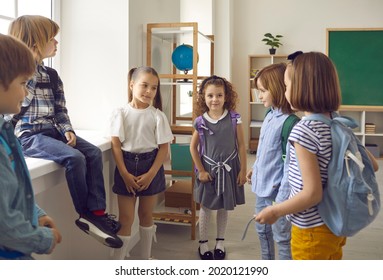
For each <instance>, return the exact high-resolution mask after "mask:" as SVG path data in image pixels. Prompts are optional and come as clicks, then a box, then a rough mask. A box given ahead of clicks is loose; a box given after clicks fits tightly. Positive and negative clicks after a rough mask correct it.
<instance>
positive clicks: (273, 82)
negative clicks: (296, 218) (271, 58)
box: [246, 63, 298, 260]
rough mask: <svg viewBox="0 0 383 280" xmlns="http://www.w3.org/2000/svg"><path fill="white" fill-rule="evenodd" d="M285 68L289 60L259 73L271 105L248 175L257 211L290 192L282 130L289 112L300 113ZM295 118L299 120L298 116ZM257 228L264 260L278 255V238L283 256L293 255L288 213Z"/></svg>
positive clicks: (261, 91) (261, 94)
mask: <svg viewBox="0 0 383 280" xmlns="http://www.w3.org/2000/svg"><path fill="white" fill-rule="evenodd" d="M285 70H286V64H285V63H278V64H272V65H269V66H266V67H265V68H263V69H261V70H260V71H259V72H258V74H257V76H256V77H255V84H256V88H257V90H258V91H259V98H260V100H261V102H262V103H263V105H264V106H265V107H270V108H271V109H270V111H269V112H268V113H267V114H266V117H265V119H264V121H263V124H262V127H261V132H260V137H259V144H258V148H257V157H256V160H255V163H254V165H253V168H252V170H249V172H248V173H247V176H246V177H247V180H248V183H251V186H252V191H253V192H254V193H255V195H256V203H255V213H259V212H261V211H262V210H263V209H264V208H266V207H267V206H270V205H272V204H273V203H274V202H277V203H279V202H282V201H284V200H286V199H288V196H289V190H290V189H289V187H288V182H287V181H286V180H283V177H284V174H285V172H284V165H285V164H284V160H283V157H282V148H281V146H282V145H286V143H282V142H283V141H282V131H283V127H284V126H285V123H286V124H287V123H288V122H287V119H288V118H289V116H290V115H291V116H294V117H296V116H295V115H292V113H293V111H292V109H291V107H290V104H289V103H288V101H287V99H286V97H285V84H284V73H285ZM289 119H291V118H289ZM293 120H294V121H298V117H296V118H294V119H293ZM293 124H295V122H294V123H293ZM293 124H292V125H293ZM283 183H284V184H283ZM282 184H283V185H282ZM255 228H256V230H257V233H258V237H259V241H260V245H261V257H262V259H263V260H274V259H275V248H274V241H275V242H276V244H277V246H278V253H279V259H280V260H290V259H291V250H290V239H291V224H290V222H289V221H288V220H287V219H286V218H285V217H280V218H279V219H278V220H277V221H276V222H275V223H274V224H273V225H269V224H260V223H256V226H255Z"/></svg>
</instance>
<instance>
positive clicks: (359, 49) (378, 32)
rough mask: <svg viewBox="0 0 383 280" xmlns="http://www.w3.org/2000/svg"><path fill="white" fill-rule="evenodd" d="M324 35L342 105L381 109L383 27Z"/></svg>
mask: <svg viewBox="0 0 383 280" xmlns="http://www.w3.org/2000/svg"><path fill="white" fill-rule="evenodd" d="M327 32H328V33H327V54H328V56H329V57H330V59H331V60H332V61H333V62H334V64H335V66H336V68H337V71H338V75H339V80H340V86H341V90H342V104H343V105H368V106H370V105H372V106H383V28H382V29H380V28H379V29H345V30H341V29H328V30H327Z"/></svg>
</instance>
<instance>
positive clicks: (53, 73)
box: [11, 66, 59, 126]
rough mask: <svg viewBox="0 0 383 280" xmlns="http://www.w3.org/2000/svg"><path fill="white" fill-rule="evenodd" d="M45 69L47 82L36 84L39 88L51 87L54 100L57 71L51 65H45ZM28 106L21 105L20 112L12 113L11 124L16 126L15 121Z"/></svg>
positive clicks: (57, 79)
mask: <svg viewBox="0 0 383 280" xmlns="http://www.w3.org/2000/svg"><path fill="white" fill-rule="evenodd" d="M45 69H46V70H47V74H48V76H49V81H50V82H49V84H46V83H37V84H36V86H38V87H41V88H51V89H52V92H53V96H54V98H55V100H56V96H57V89H58V82H59V76H58V74H57V71H56V70H55V69H53V68H51V67H47V66H45ZM28 108H29V105H28V106H22V107H21V109H20V112H19V113H18V114H15V115H13V117H12V120H11V121H12V124H13V126H16V123H17V122H18V121H19V120H20V118H21V116H23V115H24V114H25V113H26V112H27V110H28Z"/></svg>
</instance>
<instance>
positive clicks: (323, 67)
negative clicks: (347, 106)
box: [290, 52, 341, 113]
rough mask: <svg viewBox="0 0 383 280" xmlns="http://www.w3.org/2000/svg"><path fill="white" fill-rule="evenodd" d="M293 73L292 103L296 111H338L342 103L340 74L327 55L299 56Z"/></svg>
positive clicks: (294, 62)
mask: <svg viewBox="0 0 383 280" xmlns="http://www.w3.org/2000/svg"><path fill="white" fill-rule="evenodd" d="M291 72H292V73H291V97H290V103H291V106H292V107H293V108H294V109H296V110H299V111H306V112H312V113H326V112H334V111H337V110H338V108H339V106H340V104H341V91H340V85H339V79H338V74H337V71H336V68H335V66H334V64H333V63H332V61H331V60H330V59H329V58H328V57H327V56H326V55H324V54H323V53H320V52H309V53H303V54H301V55H298V56H297V57H296V58H295V59H294V60H293V62H292V71H291Z"/></svg>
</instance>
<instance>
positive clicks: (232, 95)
mask: <svg viewBox="0 0 383 280" xmlns="http://www.w3.org/2000/svg"><path fill="white" fill-rule="evenodd" d="M209 85H214V86H217V87H223V88H224V91H225V104H224V108H225V109H227V110H228V111H233V110H235V108H236V105H237V98H238V94H237V92H236V91H235V90H234V88H233V85H232V84H231V83H230V82H229V81H227V80H226V79H225V78H222V77H218V76H216V75H213V76H211V77H208V78H206V79H205V80H203V81H202V83H201V86H200V88H199V91H198V95H197V106H196V108H195V114H196V115H197V116H199V115H202V114H203V113H205V112H207V111H209V108H208V107H207V105H206V100H205V92H206V88H207V87H208V86H209Z"/></svg>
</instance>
